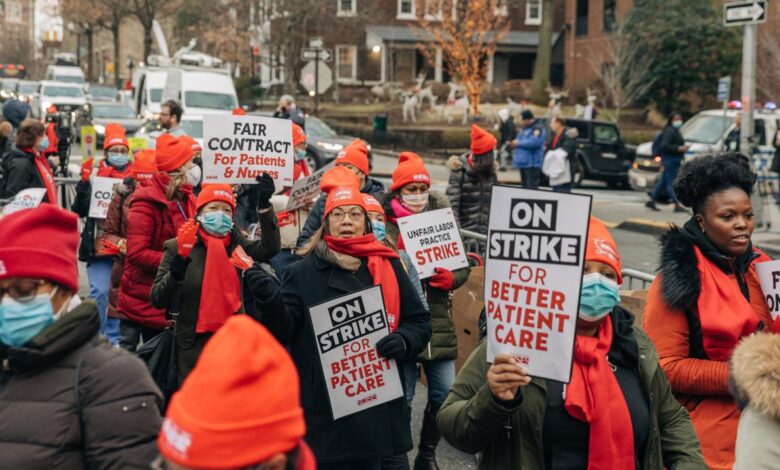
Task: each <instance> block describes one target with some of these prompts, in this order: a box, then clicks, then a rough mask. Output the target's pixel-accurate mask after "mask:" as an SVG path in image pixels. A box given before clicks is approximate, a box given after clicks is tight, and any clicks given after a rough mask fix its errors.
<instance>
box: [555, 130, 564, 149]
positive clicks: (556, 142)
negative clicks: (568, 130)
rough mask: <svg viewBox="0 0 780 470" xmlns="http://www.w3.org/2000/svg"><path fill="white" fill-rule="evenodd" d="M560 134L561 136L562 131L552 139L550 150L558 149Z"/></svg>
mask: <svg viewBox="0 0 780 470" xmlns="http://www.w3.org/2000/svg"><path fill="white" fill-rule="evenodd" d="M561 134H563V131H561V132H560V133H559V134H555V137H553V141H552V148H554V149H555V148H558V141H559V140H561Z"/></svg>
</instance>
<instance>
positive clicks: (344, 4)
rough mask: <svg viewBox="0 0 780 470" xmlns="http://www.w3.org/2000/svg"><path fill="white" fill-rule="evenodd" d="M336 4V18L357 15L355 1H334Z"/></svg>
mask: <svg viewBox="0 0 780 470" xmlns="http://www.w3.org/2000/svg"><path fill="white" fill-rule="evenodd" d="M336 1H337V2H338V10H337V15H338V16H355V14H357V0H336Z"/></svg>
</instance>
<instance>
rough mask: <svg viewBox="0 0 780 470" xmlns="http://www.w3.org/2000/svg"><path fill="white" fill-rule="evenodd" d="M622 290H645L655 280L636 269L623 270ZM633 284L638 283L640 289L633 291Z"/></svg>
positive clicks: (650, 275)
mask: <svg viewBox="0 0 780 470" xmlns="http://www.w3.org/2000/svg"><path fill="white" fill-rule="evenodd" d="M621 273H622V274H623V287H622V288H623V289H624V290H646V289H647V288H648V287H650V284H651V283H652V282H653V280H654V279H655V275H654V274H650V273H646V272H643V271H638V270H636V269H624V270H623V271H621ZM634 282H638V283H640V286H641V289H634Z"/></svg>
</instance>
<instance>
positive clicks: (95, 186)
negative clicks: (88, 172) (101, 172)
mask: <svg viewBox="0 0 780 470" xmlns="http://www.w3.org/2000/svg"><path fill="white" fill-rule="evenodd" d="M121 182H122V180H121V179H119V178H106V177H103V176H95V177H93V178H92V194H91V196H90V198H89V214H88V215H89V217H92V218H95V219H105V218H106V216H107V215H108V206H110V205H111V199H112V198H113V197H114V186H115V185H117V184H119V183H121Z"/></svg>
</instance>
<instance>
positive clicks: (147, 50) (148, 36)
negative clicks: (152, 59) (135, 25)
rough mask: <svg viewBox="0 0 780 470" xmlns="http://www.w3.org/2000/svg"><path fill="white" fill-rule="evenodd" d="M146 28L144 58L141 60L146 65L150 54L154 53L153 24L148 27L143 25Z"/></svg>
mask: <svg viewBox="0 0 780 470" xmlns="http://www.w3.org/2000/svg"><path fill="white" fill-rule="evenodd" d="M143 27H144V56H143V57H142V58H141V60H142V61H143V62H144V63H146V62H147V61H148V60H149V54H151V53H152V23H151V22H149V26H148V27H147V26H146V24H144V25H143Z"/></svg>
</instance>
